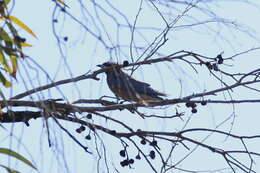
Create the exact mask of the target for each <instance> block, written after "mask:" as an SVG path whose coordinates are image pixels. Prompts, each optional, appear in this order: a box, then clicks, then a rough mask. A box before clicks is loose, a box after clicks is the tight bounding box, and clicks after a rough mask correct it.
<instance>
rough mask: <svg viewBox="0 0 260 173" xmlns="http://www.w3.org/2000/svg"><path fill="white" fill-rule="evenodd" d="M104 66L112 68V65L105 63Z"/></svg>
mask: <svg viewBox="0 0 260 173" xmlns="http://www.w3.org/2000/svg"><path fill="white" fill-rule="evenodd" d="M103 65H104V66H105V67H110V66H111V63H108V62H105V63H104V64H103Z"/></svg>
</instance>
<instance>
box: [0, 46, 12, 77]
mask: <svg viewBox="0 0 260 173" xmlns="http://www.w3.org/2000/svg"><path fill="white" fill-rule="evenodd" d="M0 63H1V64H2V65H3V66H4V69H5V70H6V71H7V72H9V73H12V69H11V68H10V67H9V65H8V63H7V61H6V59H5V57H4V54H3V52H2V51H1V50H0Z"/></svg>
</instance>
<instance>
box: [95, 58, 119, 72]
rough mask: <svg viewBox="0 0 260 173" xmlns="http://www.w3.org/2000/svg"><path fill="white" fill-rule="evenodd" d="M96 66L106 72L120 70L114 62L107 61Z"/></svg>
mask: <svg viewBox="0 0 260 173" xmlns="http://www.w3.org/2000/svg"><path fill="white" fill-rule="evenodd" d="M97 66H98V67H100V68H102V69H106V72H111V71H119V70H120V67H119V66H118V64H117V63H115V62H109V61H108V62H105V63H103V64H99V65H97Z"/></svg>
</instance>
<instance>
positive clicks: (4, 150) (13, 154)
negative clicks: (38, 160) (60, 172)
mask: <svg viewBox="0 0 260 173" xmlns="http://www.w3.org/2000/svg"><path fill="white" fill-rule="evenodd" d="M0 153H2V154H6V155H8V156H11V157H14V158H16V159H18V160H20V161H22V162H23V163H25V164H27V165H29V166H30V167H32V168H34V169H36V170H37V168H36V167H35V166H34V165H33V164H32V163H31V162H30V161H29V160H27V159H26V158H24V157H23V156H22V155H20V154H19V153H17V152H15V151H12V150H9V149H7V148H0Z"/></svg>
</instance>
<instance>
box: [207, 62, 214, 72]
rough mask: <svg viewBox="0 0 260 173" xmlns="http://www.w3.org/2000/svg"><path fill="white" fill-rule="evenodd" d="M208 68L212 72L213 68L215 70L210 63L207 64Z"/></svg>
mask: <svg viewBox="0 0 260 173" xmlns="http://www.w3.org/2000/svg"><path fill="white" fill-rule="evenodd" d="M206 66H207V67H208V69H210V70H212V68H213V67H212V65H211V63H210V62H206Z"/></svg>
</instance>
